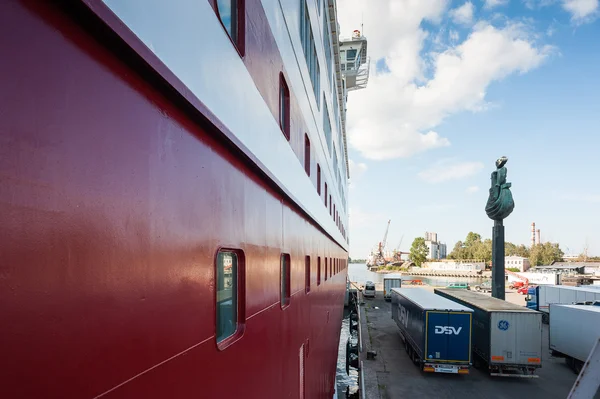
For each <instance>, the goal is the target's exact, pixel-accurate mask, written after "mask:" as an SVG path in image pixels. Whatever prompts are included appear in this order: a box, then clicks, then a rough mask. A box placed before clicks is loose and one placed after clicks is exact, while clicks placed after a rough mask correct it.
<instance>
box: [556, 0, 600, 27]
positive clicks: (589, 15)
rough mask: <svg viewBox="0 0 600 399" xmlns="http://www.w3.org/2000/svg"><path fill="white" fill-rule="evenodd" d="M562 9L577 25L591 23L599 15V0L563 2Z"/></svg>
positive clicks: (567, 0) (570, 0)
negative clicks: (569, 14)
mask: <svg viewBox="0 0 600 399" xmlns="http://www.w3.org/2000/svg"><path fill="white" fill-rule="evenodd" d="M562 7H563V8H564V9H565V10H566V11H567V12H569V13H571V20H572V21H573V22H576V23H584V22H588V21H591V20H592V19H594V17H595V16H596V15H597V14H598V0H562Z"/></svg>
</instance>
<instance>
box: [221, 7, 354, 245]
mask: <svg viewBox="0 0 600 399" xmlns="http://www.w3.org/2000/svg"><path fill="white" fill-rule="evenodd" d="M210 1H213V2H215V3H214V9H215V11H216V13H217V16H218V18H219V19H220V20H221V23H222V24H223V27H224V28H225V30H226V31H227V33H228V34H229V37H230V38H231V41H232V42H233V44H234V46H235V48H236V49H237V50H238V52H239V53H240V55H242V56H243V55H244V50H245V48H244V47H245V46H244V42H245V41H244V39H245V38H244V28H245V18H244V15H245V10H244V1H243V0H210ZM301 6H302V13H301V21H300V38H301V41H302V43H303V52H304V55H305V58H306V62H307V65H308V69H309V72H310V77H311V83H312V85H313V89H314V92H315V98H316V100H317V105H318V106H319V107H320V102H319V97H320V96H319V95H318V93H319V91H320V86H319V79H318V77H319V76H320V69H319V61H318V59H317V56H316V47H315V42H314V37H313V33H312V28H311V25H310V18H309V14H308V6H307V4H306V1H305V0H302V1H301ZM318 10H319V13H321V3H320V2H319V4H318ZM323 20H324V30H325V32H326V33H327V34H326V35H325V39H324V40H325V41H326V43H325V52H326V54H327V55H329V56H328V57H327V61H328V63H329V62H330V61H331V58H330V54H329V53H331V46H330V44H329V24H328V23H327V15H324V16H323ZM328 67H329V65H328ZM328 70H329V71H331V68H330V67H329V68H328ZM336 104H337V101H336ZM279 126H280V127H281V130H282V131H283V134H284V136H285V137H286V138H287V140H288V141H289V140H290V130H291V127H290V91H289V87H288V85H287V82H286V81H285V78H284V76H283V73H280V77H279ZM323 132H324V135H325V140H326V142H327V147H328V149H329V152H330V155H331V156H332V158H333V159H334V169H335V168H337V166H338V165H337V156H336V154H335V148H333V144H332V130H331V122H330V119H329V109H328V108H327V103H326V100H325V94H323ZM340 143H341V140H340ZM341 145H343V144H341ZM340 148H341V147H340ZM342 151H343V148H342ZM342 163H343V162H342ZM344 165H345V164H344ZM304 168H305V170H306V173H307V174H308V175H309V176H310V140H309V139H308V136H307V135H305V154H304ZM320 169H321V168H320V166H319V165H318V164H317V192H318V193H319V195H321V183H320ZM334 173H335V177H336V178H337V181H338V187H339V192H340V196H341V198H342V204H343V205H344V208H345V204H346V201H345V196H344V192H343V190H342V188H341V187H342V184H341V183H342V180H343V178H342V177H341V176H340V173H339V170H336V171H335V172H334ZM345 173H346V172H345V168H344V177H345ZM327 199H328V197H327V183H325V206H327ZM328 208H329V213H330V215H331V216H332V218H333V220H334V221H335V223H336V225H337V227H338V230H339V231H340V232H341V233H342V235H343V236H344V238H345V239H346V240H347V237H346V232H345V228H344V226H343V225H342V223H341V221H340V219H339V215H338V213H337V212H335V205H333V208H332V203H331V197H329V206H328Z"/></svg>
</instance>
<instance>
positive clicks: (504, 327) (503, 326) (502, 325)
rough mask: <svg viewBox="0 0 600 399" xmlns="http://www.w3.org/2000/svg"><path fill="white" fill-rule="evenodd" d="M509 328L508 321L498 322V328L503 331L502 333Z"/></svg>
mask: <svg viewBox="0 0 600 399" xmlns="http://www.w3.org/2000/svg"><path fill="white" fill-rule="evenodd" d="M508 327H510V324H508V321H506V320H500V321H499V322H498V328H499V329H501V330H502V331H506V330H508Z"/></svg>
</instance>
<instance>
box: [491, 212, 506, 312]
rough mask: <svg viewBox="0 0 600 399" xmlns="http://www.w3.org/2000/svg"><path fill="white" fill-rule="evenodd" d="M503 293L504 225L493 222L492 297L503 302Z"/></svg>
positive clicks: (498, 221) (504, 287)
mask: <svg viewBox="0 0 600 399" xmlns="http://www.w3.org/2000/svg"><path fill="white" fill-rule="evenodd" d="M505 293H506V280H505V277H504V224H503V223H502V220H494V227H493V228H492V297H494V298H498V299H502V300H504V298H505Z"/></svg>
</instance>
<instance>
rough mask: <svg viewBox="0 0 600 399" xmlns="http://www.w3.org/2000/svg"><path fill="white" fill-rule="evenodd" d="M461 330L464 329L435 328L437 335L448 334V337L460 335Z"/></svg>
mask: <svg viewBox="0 0 600 399" xmlns="http://www.w3.org/2000/svg"><path fill="white" fill-rule="evenodd" d="M460 330H462V327H458V328H455V327H451V326H435V333H436V334H448V335H458V334H460Z"/></svg>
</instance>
